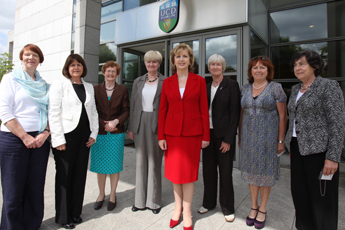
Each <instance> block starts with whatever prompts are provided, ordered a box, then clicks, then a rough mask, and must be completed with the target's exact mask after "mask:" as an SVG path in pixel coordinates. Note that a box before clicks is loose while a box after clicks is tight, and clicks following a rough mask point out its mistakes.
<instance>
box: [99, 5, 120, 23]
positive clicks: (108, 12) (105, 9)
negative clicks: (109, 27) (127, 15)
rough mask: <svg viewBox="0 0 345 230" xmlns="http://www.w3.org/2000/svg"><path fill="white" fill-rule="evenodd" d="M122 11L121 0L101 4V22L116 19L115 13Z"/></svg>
mask: <svg viewBox="0 0 345 230" xmlns="http://www.w3.org/2000/svg"><path fill="white" fill-rule="evenodd" d="M119 12H122V1H110V2H106V3H104V4H102V13H101V23H103V22H106V21H109V20H113V19H116V14H117V13H119Z"/></svg>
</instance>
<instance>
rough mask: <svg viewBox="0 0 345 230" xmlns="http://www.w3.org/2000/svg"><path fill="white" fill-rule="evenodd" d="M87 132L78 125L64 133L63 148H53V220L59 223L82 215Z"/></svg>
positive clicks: (88, 135) (86, 161)
mask: <svg viewBox="0 0 345 230" xmlns="http://www.w3.org/2000/svg"><path fill="white" fill-rule="evenodd" d="M90 133H91V132H90V131H89V130H85V129H83V128H82V126H81V125H78V127H77V128H76V129H75V130H73V131H72V132H70V133H67V134H65V139H66V150H65V151H59V150H57V149H56V148H54V149H53V154H54V159H55V166H56V176H55V210H56V214H55V222H56V223H58V224H68V223H72V219H73V218H75V217H78V216H80V215H81V212H82V208H83V201H84V192H85V182H86V173H87V166H88V161H89V154H90V149H89V148H88V147H86V142H87V141H88V139H89V137H90Z"/></svg>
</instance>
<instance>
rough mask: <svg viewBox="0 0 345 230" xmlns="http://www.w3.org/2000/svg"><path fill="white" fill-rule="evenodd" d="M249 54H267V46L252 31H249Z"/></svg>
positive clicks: (253, 55)
mask: <svg viewBox="0 0 345 230" xmlns="http://www.w3.org/2000/svg"><path fill="white" fill-rule="evenodd" d="M250 55H251V57H256V56H259V55H267V46H266V45H265V43H264V42H262V41H261V39H260V38H259V37H258V36H257V35H256V34H255V33H254V32H253V31H250Z"/></svg>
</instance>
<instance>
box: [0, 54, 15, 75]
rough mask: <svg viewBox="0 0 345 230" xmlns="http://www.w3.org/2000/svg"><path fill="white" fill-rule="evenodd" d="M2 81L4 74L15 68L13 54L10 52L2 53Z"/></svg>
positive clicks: (0, 58)
mask: <svg viewBox="0 0 345 230" xmlns="http://www.w3.org/2000/svg"><path fill="white" fill-rule="evenodd" d="M0 56H1V57H0V81H1V80H2V76H4V75H5V74H6V73H8V72H10V71H11V70H12V69H13V66H14V64H12V56H11V55H10V54H9V53H3V54H0Z"/></svg>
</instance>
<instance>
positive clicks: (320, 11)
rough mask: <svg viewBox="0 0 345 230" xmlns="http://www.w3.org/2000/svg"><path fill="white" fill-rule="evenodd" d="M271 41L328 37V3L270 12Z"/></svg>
mask: <svg viewBox="0 0 345 230" xmlns="http://www.w3.org/2000/svg"><path fill="white" fill-rule="evenodd" d="M270 16H271V19H270V28H271V43H279V42H292V41H302V40H309V39H318V38H327V4H319V5H314V6H308V7H301V8H297V9H292V10H285V11H279V12H274V13H271V14H270Z"/></svg>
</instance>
